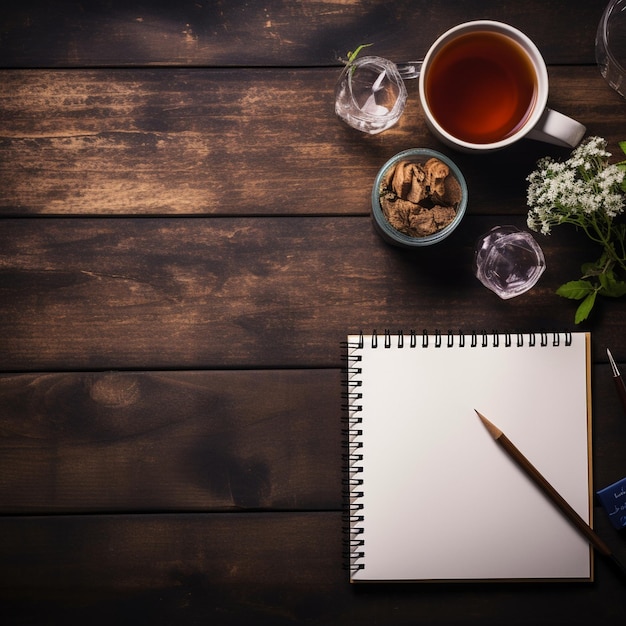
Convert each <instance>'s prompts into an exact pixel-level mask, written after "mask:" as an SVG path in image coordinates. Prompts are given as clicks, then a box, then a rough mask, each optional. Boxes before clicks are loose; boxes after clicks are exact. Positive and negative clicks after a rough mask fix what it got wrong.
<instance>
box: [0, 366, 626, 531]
mask: <svg viewBox="0 0 626 626" xmlns="http://www.w3.org/2000/svg"><path fill="white" fill-rule="evenodd" d="M593 380H594V382H595V387H594V398H593V401H594V406H593V415H594V424H593V444H594V445H593V460H594V466H595V471H594V475H593V479H594V485H593V486H594V490H598V489H601V488H602V487H605V486H607V485H609V484H612V483H614V482H616V481H617V480H619V479H620V478H622V476H623V473H624V467H623V454H622V448H623V446H622V445H621V444H620V442H623V441H624V439H625V438H626V418H625V417H624V416H623V412H622V410H621V406H620V405H619V401H618V399H617V397H616V394H615V393H614V389H613V386H612V377H611V373H610V371H609V367H608V365H606V364H603V365H597V366H595V367H594V368H593ZM340 386H341V374H340V371H339V370H338V369H337V370H304V369H298V370H243V371H224V370H221V371H220V370H217V371H178V372H174V371H164V372H154V371H152V372H66V373H62V372H57V373H41V374H4V375H0V448H1V450H2V454H1V455H0V513H1V514H3V515H25V514H28V513H31V514H38V515H42V514H77V513H81V514H87V513H91V514H104V513H120V512H125V513H146V512H154V511H158V512H168V513H178V512H185V511H187V512H190V511H191V512H198V511H206V512H215V511H245V510H248V511H250V510H253V511H254V510H266V511H268V510H274V511H278V510H282V511H285V510H300V511H305V510H336V511H340V510H341V507H342V500H341V470H342V468H341V463H342V449H341V431H340V429H341V417H342V415H341V411H340V406H341V400H340V398H341V393H340ZM596 517H597V518H599V520H598V521H600V520H601V519H602V518H606V514H605V513H604V511H602V510H600V509H598V511H597V512H596ZM609 536H610V535H609Z"/></svg>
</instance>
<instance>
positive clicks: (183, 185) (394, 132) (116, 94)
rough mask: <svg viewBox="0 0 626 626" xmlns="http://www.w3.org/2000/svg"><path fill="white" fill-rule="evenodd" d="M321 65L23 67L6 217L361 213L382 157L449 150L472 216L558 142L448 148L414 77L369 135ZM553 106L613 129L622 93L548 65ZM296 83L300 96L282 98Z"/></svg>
mask: <svg viewBox="0 0 626 626" xmlns="http://www.w3.org/2000/svg"><path fill="white" fill-rule="evenodd" d="M338 75H339V70H338V69H336V68H330V69H301V70H297V71H296V70H292V69H274V70H272V69H264V70H251V69H240V70H232V69H231V70H224V69H222V70H208V69H191V70H190V69H174V68H170V69H159V70H154V69H152V70H145V69H135V70H131V69H128V70H77V69H76V70H58V71H53V72H50V71H43V70H28V71H6V70H5V71H2V72H0V81H2V84H3V89H2V91H1V92H0V213H1V214H3V215H41V214H45V215H55V214H56V215H129V214H133V215H209V214H210V215H281V214H287V215H299V214H300V215H346V214H349V215H365V214H367V213H368V212H369V209H370V199H369V196H370V192H371V187H372V184H373V181H374V178H375V176H376V173H377V172H378V170H379V168H380V167H382V165H383V164H384V163H385V161H386V160H387V159H388V158H390V157H391V156H393V155H394V154H396V153H397V152H399V151H401V150H404V149H406V148H411V147H415V146H419V147H430V148H433V149H436V150H440V151H442V152H444V153H447V154H448V155H449V156H450V157H451V158H452V159H453V160H455V161H456V162H457V164H458V166H459V167H460V168H461V170H462V172H463V173H464V175H465V177H466V179H467V181H468V186H469V190H470V203H469V209H468V210H469V211H470V212H471V213H473V214H479V213H480V214H490V215H499V214H510V213H523V212H524V210H525V191H526V187H525V178H526V176H527V175H528V174H529V173H530V172H531V171H532V170H533V169H534V167H535V163H536V161H537V159H539V158H540V157H543V156H546V155H553V156H555V157H562V156H564V155H567V154H568V151H567V150H565V149H562V148H556V147H554V146H549V145H547V144H543V143H539V142H535V141H531V140H527V141H522V142H521V143H520V144H519V145H517V146H515V147H513V148H512V149H509V150H507V151H506V158H503V155H502V154H501V153H500V154H495V155H483V156H482V157H481V158H479V159H477V158H476V157H475V156H472V155H464V154H460V153H455V152H453V151H451V150H449V149H447V148H445V147H443V146H441V144H439V143H438V142H437V141H436V140H435V139H434V138H433V137H432V136H431V135H430V133H429V132H428V130H427V129H426V126H425V123H424V119H423V115H422V111H421V107H420V105H419V99H418V85H417V81H410V82H409V83H408V84H407V86H408V90H409V101H408V104H407V108H406V110H405V113H404V115H403V117H402V118H401V120H400V122H399V124H398V125H397V126H395V127H394V128H392V129H391V130H389V131H388V132H385V133H382V134H380V135H376V136H369V135H364V134H363V133H360V132H358V131H356V130H354V129H351V128H349V127H348V126H346V125H345V124H343V123H342V122H340V121H339V120H338V119H337V118H336V117H335V114H334V110H333V106H334V105H333V93H334V83H335V81H336V80H337V78H338ZM550 77H551V81H552V82H551V94H550V101H549V104H550V106H551V107H552V108H554V109H556V110H559V111H561V112H563V113H565V114H567V115H570V116H572V117H574V118H576V119H578V120H580V121H581V122H582V123H583V124H585V125H586V126H587V128H588V134H591V135H594V134H596V135H601V136H602V137H605V138H606V139H607V141H608V142H609V147H610V150H611V151H612V152H613V153H614V154H616V155H617V153H618V152H619V148H618V142H619V141H621V140H622V139H623V137H622V135H621V134H620V132H621V131H620V126H619V125H616V124H615V123H614V122H615V121H614V119H613V118H612V117H608V118H607V116H606V111H607V109H610V108H611V107H614V106H616V105H617V106H621V105H622V102H621V99H620V96H619V95H618V94H616V93H615V92H613V91H612V90H611V89H610V88H609V87H608V86H607V85H606V83H605V82H604V80H603V79H602V77H601V76H600V73H599V72H598V70H597V68H595V67H575V68H571V67H567V68H565V67H553V68H550ZM294 93H296V94H297V97H293V94H294Z"/></svg>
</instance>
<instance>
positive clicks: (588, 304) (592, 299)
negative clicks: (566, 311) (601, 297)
mask: <svg viewBox="0 0 626 626" xmlns="http://www.w3.org/2000/svg"><path fill="white" fill-rule="evenodd" d="M595 303H596V292H595V291H594V292H593V293H590V294H589V295H588V296H587V297H586V298H585V299H584V300H583V301H582V302H581V303H580V306H579V307H578V308H577V309H576V314H575V315H574V323H575V324H580V323H581V322H584V321H585V320H586V319H587V318H588V317H589V314H590V313H591V309H593V305H594V304H595Z"/></svg>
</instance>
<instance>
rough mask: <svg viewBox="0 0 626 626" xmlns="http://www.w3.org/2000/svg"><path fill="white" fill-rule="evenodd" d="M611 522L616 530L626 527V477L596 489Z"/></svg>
mask: <svg viewBox="0 0 626 626" xmlns="http://www.w3.org/2000/svg"><path fill="white" fill-rule="evenodd" d="M596 495H597V496H598V498H599V499H600V502H601V503H602V506H603V507H604V510H605V511H606V512H607V513H608V515H609V520H610V521H611V524H613V526H614V527H615V528H617V530H622V529H624V528H626V478H622V479H621V480H618V481H617V482H616V483H613V484H612V485H609V486H608V487H605V488H604V489H600V491H596Z"/></svg>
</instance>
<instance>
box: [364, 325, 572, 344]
mask: <svg viewBox="0 0 626 626" xmlns="http://www.w3.org/2000/svg"><path fill="white" fill-rule="evenodd" d="M395 336H396V337H397V343H396V347H397V348H404V347H406V346H408V347H410V348H416V347H417V346H421V347H422V348H428V347H429V346H430V345H434V347H435V348H441V347H443V346H445V347H447V348H453V347H455V346H457V347H459V348H464V347H465V346H466V345H468V346H469V347H471V348H477V347H482V348H487V347H493V348H498V347H499V346H500V345H501V340H504V344H503V345H504V347H506V348H510V347H512V346H513V345H515V346H516V347H518V348H520V347H522V346H524V345H528V346H530V347H534V346H537V345H538V346H541V347H545V346H548V345H550V344H551V345H553V346H558V345H560V343H561V341H563V343H564V345H566V346H570V345H571V344H572V333H571V332H569V331H563V332H560V331H539V332H522V331H515V332H510V331H507V332H502V333H498V331H496V330H492V331H487V330H481V331H475V330H473V331H471V332H468V333H465V332H463V331H462V330H459V331H458V332H456V333H455V332H453V331H451V330H449V331H447V332H446V333H445V335H444V333H442V332H441V331H440V330H435V331H434V332H433V333H429V332H428V331H427V330H423V331H422V332H421V333H420V334H419V335H418V333H417V332H416V331H414V330H411V331H410V332H409V333H408V339H407V336H406V334H405V333H404V332H403V331H398V332H397V333H395ZM418 336H419V337H420V340H419V341H418ZM393 337H394V333H392V331H390V330H388V329H386V330H385V331H384V332H383V334H382V336H380V335H379V333H378V332H377V331H376V330H374V331H373V332H372V334H371V340H370V347H372V348H378V347H383V348H391V347H393ZM550 337H552V340H550ZM514 338H515V342H514V340H513V339H514ZM466 340H469V341H468V342H466ZM364 342H365V336H364V335H363V333H361V335H360V339H359V342H358V343H355V344H354V346H355V347H363V346H364ZM431 342H433V343H432V344H431Z"/></svg>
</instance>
